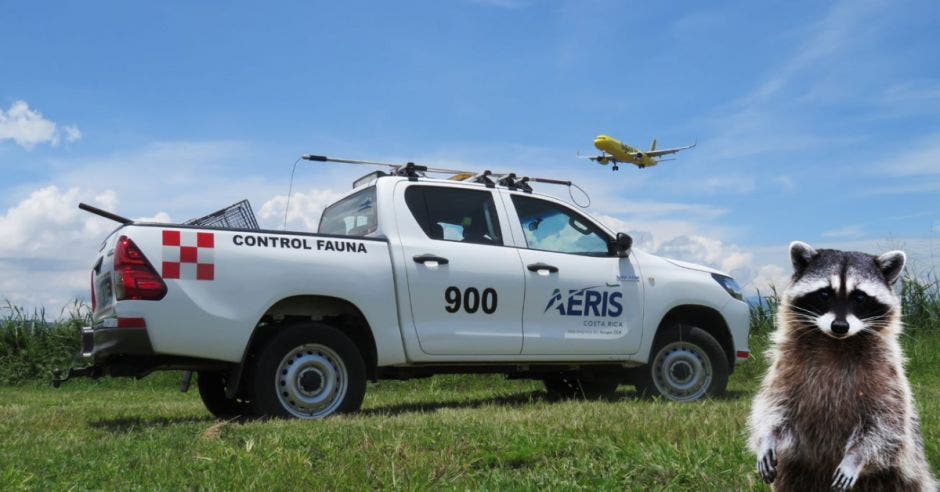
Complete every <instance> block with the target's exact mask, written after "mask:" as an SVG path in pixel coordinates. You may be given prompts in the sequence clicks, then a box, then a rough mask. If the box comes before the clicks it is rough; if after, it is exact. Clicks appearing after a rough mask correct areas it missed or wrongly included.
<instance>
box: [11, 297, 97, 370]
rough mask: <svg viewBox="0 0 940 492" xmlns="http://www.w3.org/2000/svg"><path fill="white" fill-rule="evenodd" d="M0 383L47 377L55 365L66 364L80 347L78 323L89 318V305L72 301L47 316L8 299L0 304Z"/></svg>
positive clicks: (42, 312) (88, 320) (83, 322)
mask: <svg viewBox="0 0 940 492" xmlns="http://www.w3.org/2000/svg"><path fill="white" fill-rule="evenodd" d="M0 312H2V316H0V384H5V385H8V384H17V383H22V382H24V381H28V380H38V379H49V378H51V377H52V372H53V371H54V370H55V369H65V368H68V367H69V366H70V365H72V364H73V363H74V362H75V359H76V357H77V355H78V352H79V350H80V349H81V327H82V326H85V325H87V324H88V323H90V321H91V319H90V318H91V313H90V309H89V308H88V306H87V305H85V304H84V303H82V302H80V301H75V302H73V303H72V304H71V305H69V306H67V307H66V308H65V309H63V310H62V313H61V316H60V317H59V319H58V320H54V321H53V320H49V319H47V316H46V311H45V309H36V310H33V311H27V310H25V309H23V308H22V307H19V306H15V305H13V304H11V303H10V302H9V301H7V302H6V304H5V305H4V306H2V307H0Z"/></svg>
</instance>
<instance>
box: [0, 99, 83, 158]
mask: <svg viewBox="0 0 940 492" xmlns="http://www.w3.org/2000/svg"><path fill="white" fill-rule="evenodd" d="M63 130H64V132H65V140H66V141H67V142H75V141H76V140H78V139H80V138H82V132H81V131H80V130H79V129H78V127H76V126H74V125H70V126H65V127H64V128H63ZM60 139H61V134H60V132H59V130H58V129H57V128H56V124H55V122H54V121H51V120H48V119H46V118H45V117H43V115H42V113H40V112H39V111H36V110H33V109H30V108H29V104H27V103H26V102H25V101H16V102H14V103H13V104H12V105H10V109H8V110H6V111H4V110H3V109H2V108H0V142H2V141H4V140H12V141H13V142H15V143H16V144H17V145H19V146H20V147H23V148H24V149H27V150H29V149H32V148H33V147H35V146H36V145H37V144H41V143H48V144H50V145H53V146H56V145H59V141H60Z"/></svg>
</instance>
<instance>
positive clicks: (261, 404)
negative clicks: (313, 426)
mask: <svg viewBox="0 0 940 492" xmlns="http://www.w3.org/2000/svg"><path fill="white" fill-rule="evenodd" d="M256 361H257V362H256V365H255V370H254V371H252V376H251V377H252V384H253V388H254V395H255V398H254V401H253V403H254V406H255V410H256V411H257V412H258V413H259V414H261V415H266V416H271V417H283V418H299V419H319V418H323V417H328V416H330V415H333V414H337V413H348V412H355V411H356V410H359V406H360V405H362V398H363V396H364V395H365V391H366V367H365V363H364V362H363V360H362V355H361V354H360V353H359V350H358V349H357V347H356V345H355V343H353V341H352V340H350V339H349V337H347V336H346V335H344V334H343V333H342V332H341V331H339V330H337V329H335V328H332V327H330V326H327V325H323V324H319V323H312V322H311V323H299V324H294V325H291V326H287V327H284V328H283V329H282V330H281V331H280V333H278V334H276V335H274V337H273V338H271V339H270V340H269V341H268V343H267V345H265V346H264V348H262V349H261V352H260V353H259V356H258V358H257V359H256Z"/></svg>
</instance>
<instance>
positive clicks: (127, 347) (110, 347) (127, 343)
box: [82, 323, 153, 363]
mask: <svg viewBox="0 0 940 492" xmlns="http://www.w3.org/2000/svg"><path fill="white" fill-rule="evenodd" d="M109 324H114V323H101V324H98V325H95V326H94V327H91V326H86V327H84V328H82V358H83V359H85V360H87V361H89V362H92V363H98V362H102V361H105V360H107V359H108V358H110V357H112V356H116V355H129V356H150V355H153V346H152V345H151V344H150V337H149V336H148V335H147V328H146V327H117V326H113V327H112V326H108V325H109Z"/></svg>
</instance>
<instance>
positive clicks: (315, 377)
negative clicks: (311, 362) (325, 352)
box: [300, 369, 323, 394]
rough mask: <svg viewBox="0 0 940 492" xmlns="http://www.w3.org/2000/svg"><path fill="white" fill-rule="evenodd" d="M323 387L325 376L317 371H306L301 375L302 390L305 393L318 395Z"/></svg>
mask: <svg viewBox="0 0 940 492" xmlns="http://www.w3.org/2000/svg"><path fill="white" fill-rule="evenodd" d="M322 387H323V374H322V373H321V372H320V371H318V370H317V369H304V371H303V372H302V373H301V374H300V389H302V390H303V391H304V393H308V394H309V393H316V392H317V390H319V389H320V388H322Z"/></svg>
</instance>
